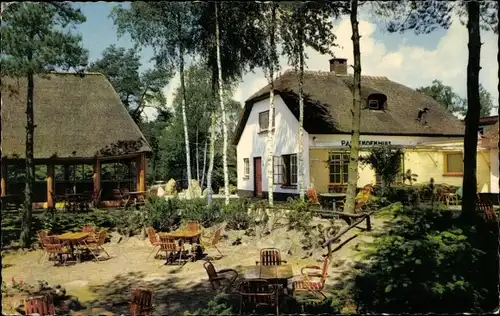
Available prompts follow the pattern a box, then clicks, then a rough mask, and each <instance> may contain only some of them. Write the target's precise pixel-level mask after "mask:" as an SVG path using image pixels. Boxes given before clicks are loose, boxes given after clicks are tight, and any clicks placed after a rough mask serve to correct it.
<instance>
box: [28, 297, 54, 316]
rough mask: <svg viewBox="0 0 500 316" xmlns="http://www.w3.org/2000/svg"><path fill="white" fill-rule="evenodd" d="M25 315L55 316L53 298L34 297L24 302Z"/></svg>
mask: <svg viewBox="0 0 500 316" xmlns="http://www.w3.org/2000/svg"><path fill="white" fill-rule="evenodd" d="M24 313H25V314H26V315H33V314H38V315H40V316H45V315H55V314H56V313H55V310H54V302H53V301H52V296H50V295H43V296H33V297H30V298H28V299H26V300H25V301H24Z"/></svg>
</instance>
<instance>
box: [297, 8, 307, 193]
mask: <svg viewBox="0 0 500 316" xmlns="http://www.w3.org/2000/svg"><path fill="white" fill-rule="evenodd" d="M298 44H299V45H298V48H299V135H298V143H299V146H298V147H299V148H298V153H297V160H298V161H297V168H298V172H297V177H298V179H297V180H298V181H297V182H298V183H299V196H300V199H301V200H302V201H303V200H304V197H305V194H304V193H305V188H304V174H305V168H304V17H303V13H301V16H300V21H299V30H298Z"/></svg>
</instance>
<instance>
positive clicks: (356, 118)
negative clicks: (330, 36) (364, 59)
mask: <svg viewBox="0 0 500 316" xmlns="http://www.w3.org/2000/svg"><path fill="white" fill-rule="evenodd" d="M349 11H350V12H349V13H350V19H351V28H352V37H351V40H352V44H353V53H354V77H353V89H352V96H353V101H352V103H353V104H352V109H351V114H352V131H351V151H350V155H349V157H350V158H349V167H348V170H349V171H348V182H347V192H346V202H345V210H344V211H346V212H348V213H354V210H355V200H356V188H357V184H358V164H359V128H360V125H361V51H360V48H359V46H360V45H359V39H360V35H359V22H358V0H351V8H350V10H349Z"/></svg>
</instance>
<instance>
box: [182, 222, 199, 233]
mask: <svg viewBox="0 0 500 316" xmlns="http://www.w3.org/2000/svg"><path fill="white" fill-rule="evenodd" d="M186 230H187V231H190V232H199V231H200V230H201V225H200V223H199V222H198V221H188V222H186Z"/></svg>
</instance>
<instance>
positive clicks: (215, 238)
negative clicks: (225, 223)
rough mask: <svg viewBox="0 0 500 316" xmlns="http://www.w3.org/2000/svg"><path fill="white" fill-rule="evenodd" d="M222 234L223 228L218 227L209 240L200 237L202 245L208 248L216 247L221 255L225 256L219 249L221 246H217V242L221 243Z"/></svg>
mask: <svg viewBox="0 0 500 316" xmlns="http://www.w3.org/2000/svg"><path fill="white" fill-rule="evenodd" d="M221 234H222V228H218V229H217V230H216V231H215V234H214V235H213V236H212V237H211V238H209V240H208V241H207V240H203V238H200V244H201V245H202V247H203V248H205V249H208V248H215V249H216V250H217V251H218V252H219V254H220V255H221V257H224V255H223V254H222V252H221V251H220V250H219V248H217V244H218V243H219V241H220V238H221Z"/></svg>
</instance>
